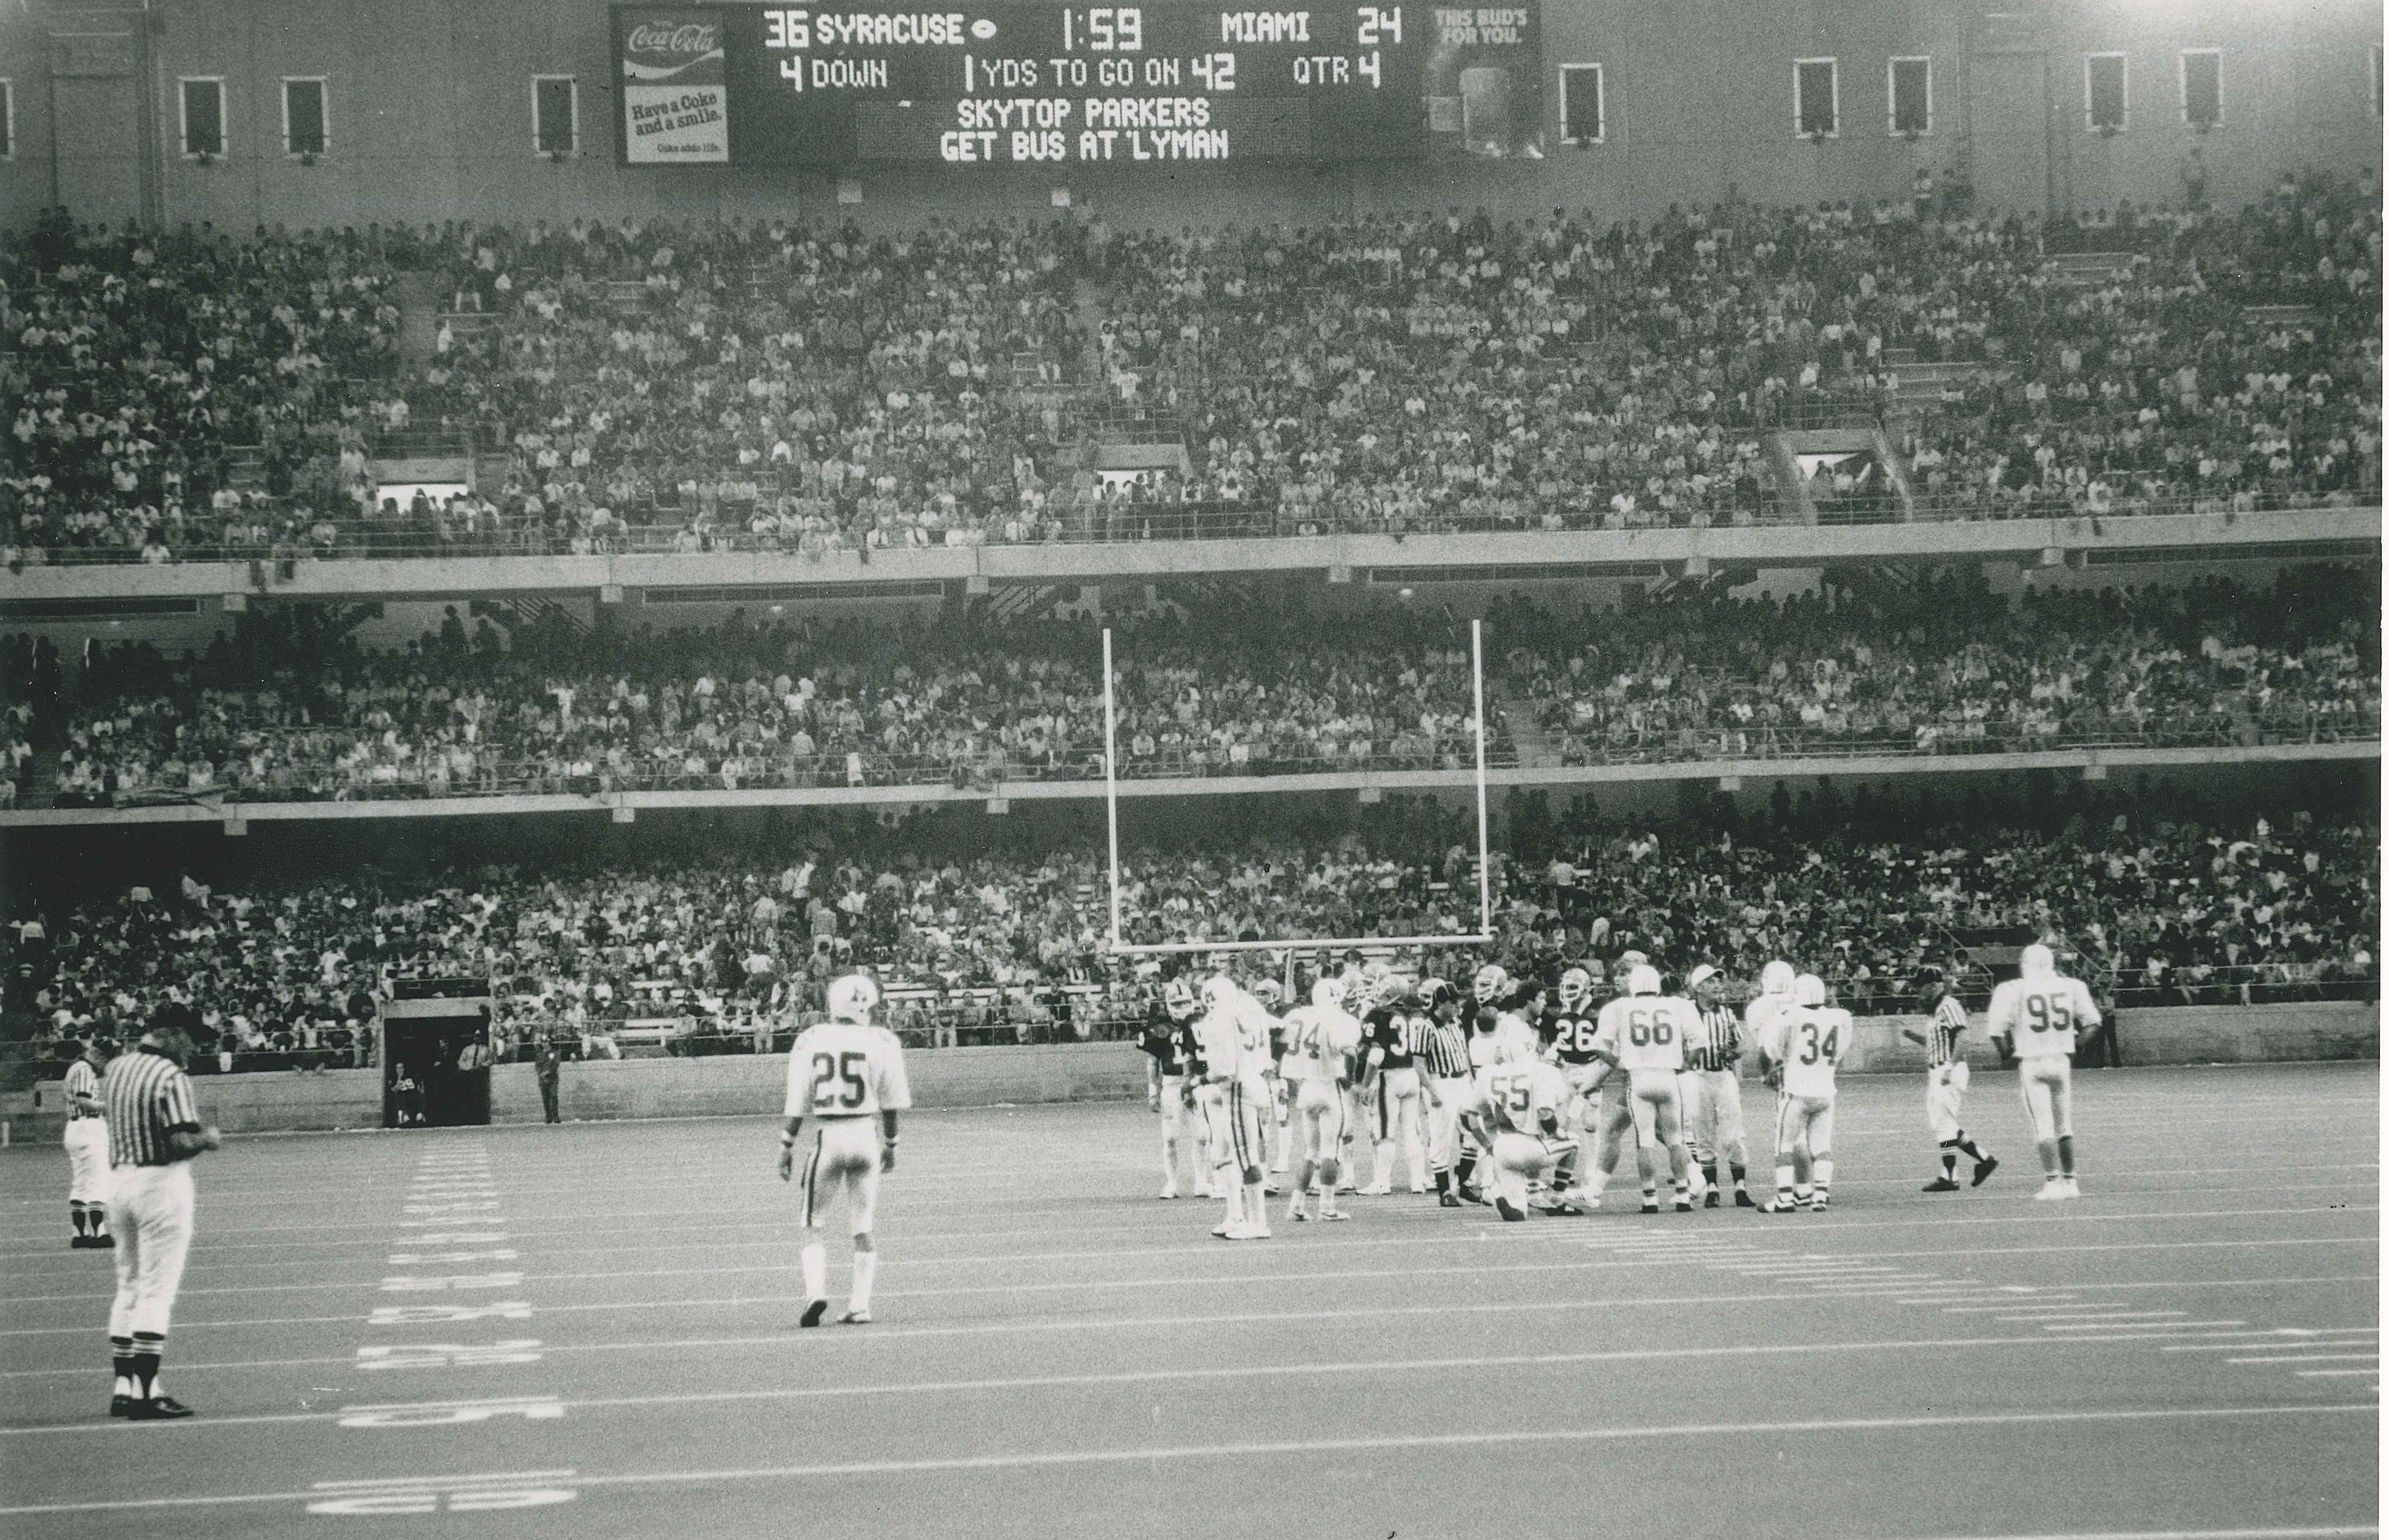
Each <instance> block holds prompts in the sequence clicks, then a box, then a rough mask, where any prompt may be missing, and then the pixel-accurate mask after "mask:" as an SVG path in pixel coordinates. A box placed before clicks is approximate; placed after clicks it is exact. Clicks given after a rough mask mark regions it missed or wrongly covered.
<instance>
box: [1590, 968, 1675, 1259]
mask: <svg viewBox="0 0 2389 1540" xmlns="http://www.w3.org/2000/svg"><path fill="white" fill-rule="evenodd" d="M1694 1014H1695V1012H1693V1002H1692V1001H1690V1000H1688V999H1680V998H1679V997H1677V996H1673V995H1663V994H1661V993H1660V992H1659V971H1658V970H1657V969H1656V968H1654V967H1652V966H1650V965H1649V964H1648V963H1638V964H1636V965H1635V966H1634V967H1632V968H1629V969H1628V970H1627V973H1626V993H1625V994H1624V995H1622V996H1620V997H1618V998H1617V999H1614V1000H1611V1001H1610V1002H1609V1003H1608V1004H1606V1005H1604V1006H1603V1007H1602V1008H1601V1018H1600V1025H1599V1026H1598V1027H1597V1028H1595V1030H1594V1033H1593V1038H1594V1042H1595V1044H1596V1046H1597V1047H1598V1050H1599V1052H1600V1055H1601V1060H1602V1062H1601V1063H1598V1064H1596V1065H1595V1066H1594V1067H1593V1070H1592V1072H1591V1075H1590V1076H1589V1081H1590V1084H1591V1087H1593V1088H1598V1087H1600V1086H1601V1085H1602V1084H1603V1083H1605V1082H1606V1081H1607V1080H1609V1079H1610V1078H1611V1077H1612V1076H1613V1075H1617V1074H1619V1073H1621V1072H1622V1073H1623V1074H1624V1075H1626V1089H1627V1100H1628V1108H1629V1112H1630V1113H1631V1114H1632V1116H1633V1120H1634V1136H1635V1140H1636V1147H1635V1151H1634V1164H1635V1167H1636V1169H1637V1171H1638V1172H1639V1173H1640V1175H1641V1176H1642V1212H1643V1213H1645V1214H1656V1213H1658V1212H1659V1184H1658V1174H1657V1160H1656V1152H1658V1151H1661V1150H1664V1151H1665V1152H1667V1171H1668V1176H1669V1177H1670V1179H1671V1180H1672V1181H1673V1183H1674V1186H1675V1199H1676V1212H1677V1213H1679V1214H1689V1213H1691V1212H1692V1209H1693V1187H1692V1165H1693V1157H1692V1152H1690V1151H1688V1150H1686V1149H1685V1148H1684V1130H1683V1107H1682V1104H1681V1101H1680V1099H1679V1096H1678V1092H1677V1088H1676V1076H1677V1075H1678V1074H1679V1073H1680V1071H1681V1070H1682V1069H1683V1067H1684V1037H1685V1035H1686V1032H1687V1028H1688V1024H1690V1023H1691V1022H1692V1020H1693V1017H1694ZM1608 1180H1609V1173H1608V1172H1606V1171H1604V1170H1602V1169H1600V1168H1599V1166H1598V1165H1596V1166H1595V1168H1594V1169H1593V1170H1592V1171H1591V1173H1590V1174H1589V1175H1588V1177H1587V1179H1586V1182H1585V1189H1586V1194H1587V1196H1588V1197H1589V1198H1590V1199H1591V1200H1594V1201H1596V1202H1597V1201H1598V1200H1599V1198H1600V1197H1601V1193H1602V1189H1603V1187H1604V1186H1605V1185H1606V1184H1607V1182H1608Z"/></svg>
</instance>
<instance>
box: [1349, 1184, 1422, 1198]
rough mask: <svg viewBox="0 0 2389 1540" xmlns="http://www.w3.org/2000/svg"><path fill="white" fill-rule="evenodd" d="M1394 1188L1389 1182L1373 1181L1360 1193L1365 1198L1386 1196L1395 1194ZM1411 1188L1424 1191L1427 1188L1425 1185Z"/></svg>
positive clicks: (1359, 1191)
mask: <svg viewBox="0 0 2389 1540" xmlns="http://www.w3.org/2000/svg"><path fill="white" fill-rule="evenodd" d="M1411 1190H1412V1192H1424V1191H1425V1190H1426V1189H1425V1188H1423V1187H1414V1188H1412V1189H1411ZM1358 1195H1359V1196H1361V1197H1363V1198H1386V1197H1391V1196H1392V1195H1393V1188H1392V1186H1391V1185H1390V1184H1388V1183H1386V1182H1371V1183H1370V1184H1369V1185H1368V1186H1366V1187H1364V1188H1361V1189H1359V1190H1358Z"/></svg>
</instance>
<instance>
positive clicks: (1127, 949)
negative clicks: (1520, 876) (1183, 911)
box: [1106, 935, 1494, 957]
mask: <svg viewBox="0 0 2389 1540" xmlns="http://www.w3.org/2000/svg"><path fill="white" fill-rule="evenodd" d="M1493 940H1494V938H1493V937H1492V936H1490V935H1324V936H1316V937H1311V936H1301V937H1297V938H1295V939H1293V940H1285V941H1156V942H1150V943H1146V944H1144V945H1141V946H1139V945H1131V943H1128V942H1117V943H1114V944H1113V945H1112V946H1111V947H1109V948H1106V949H1107V950H1108V951H1110V952H1111V954H1112V955H1113V956H1115V957H1163V956H1170V955H1178V954H1183V953H1187V952H1335V951H1348V950H1351V949H1353V948H1371V947H1379V948H1383V947H1485V946H1490V945H1491V944H1492V943H1493Z"/></svg>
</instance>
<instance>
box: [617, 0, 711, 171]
mask: <svg viewBox="0 0 2389 1540" xmlns="http://www.w3.org/2000/svg"><path fill="white" fill-rule="evenodd" d="M614 35H615V38H616V40H617V42H618V44H619V46H618V47H617V49H616V54H617V57H620V60H621V63H622V157H623V159H625V160H627V161H628V162H630V163H631V164H632V165H634V166H641V165H644V166H666V165H692V164H694V165H707V164H712V165H722V164H726V163H727V162H728V161H729V159H730V109H729V100H728V88H727V86H726V84H725V83H724V78H723V70H722V12H721V11H720V10H718V9H716V8H713V7H711V6H623V7H621V8H620V9H618V10H617V11H615V13H614Z"/></svg>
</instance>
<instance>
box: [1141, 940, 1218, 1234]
mask: <svg viewBox="0 0 2389 1540" xmlns="http://www.w3.org/2000/svg"><path fill="white" fill-rule="evenodd" d="M1194 1012H1195V1001H1194V986H1193V985H1192V984H1189V983H1188V982H1187V981H1186V980H1184V979H1183V978H1173V979H1171V980H1170V981H1169V983H1167V984H1165V985H1163V986H1161V999H1159V1000H1158V1001H1156V1003H1155V1005H1154V1009H1153V1015H1152V1017H1151V1018H1150V1019H1149V1020H1148V1021H1147V1022H1146V1023H1145V1027H1144V1032H1143V1036H1141V1037H1138V1038H1137V1044H1136V1046H1137V1047H1138V1048H1140V1049H1142V1050H1144V1052H1145V1054H1146V1055H1147V1058H1148V1060H1149V1062H1148V1063H1146V1065H1145V1081H1144V1094H1145V1100H1146V1101H1147V1102H1149V1103H1150V1104H1151V1105H1152V1107H1153V1110H1154V1111H1155V1112H1156V1113H1159V1114H1161V1196H1162V1197H1163V1198H1164V1199H1170V1198H1175V1197H1177V1196H1178V1152H1179V1146H1180V1144H1181V1143H1182V1141H1183V1139H1184V1136H1185V1132H1186V1122H1187V1119H1186V1109H1187V1105H1188V1103H1189V1101H1190V1100H1191V1099H1192V1097H1193V1094H1194V1087H1193V1086H1192V1085H1191V1084H1190V1083H1189V1082H1188V1079H1187V1067H1188V1066H1187V1059H1188V1054H1189V1050H1190V1047H1191V1045H1190V1044H1189V1043H1188V1042H1187V1037H1186V1028H1187V1026H1188V1025H1189V1024H1190V1023H1192V1022H1193V1021H1194ZM1196 1164H1197V1165H1198V1167H1199V1165H1200V1155H1199V1152H1198V1153H1197V1155H1196ZM1195 1186H1196V1188H1197V1189H1198V1190H1201V1191H1202V1194H1203V1196H1205V1197H1209V1196H1210V1192H1209V1190H1208V1189H1209V1183H1208V1180H1207V1178H1204V1177H1199V1176H1198V1177H1197V1179H1196V1182H1195Z"/></svg>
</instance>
